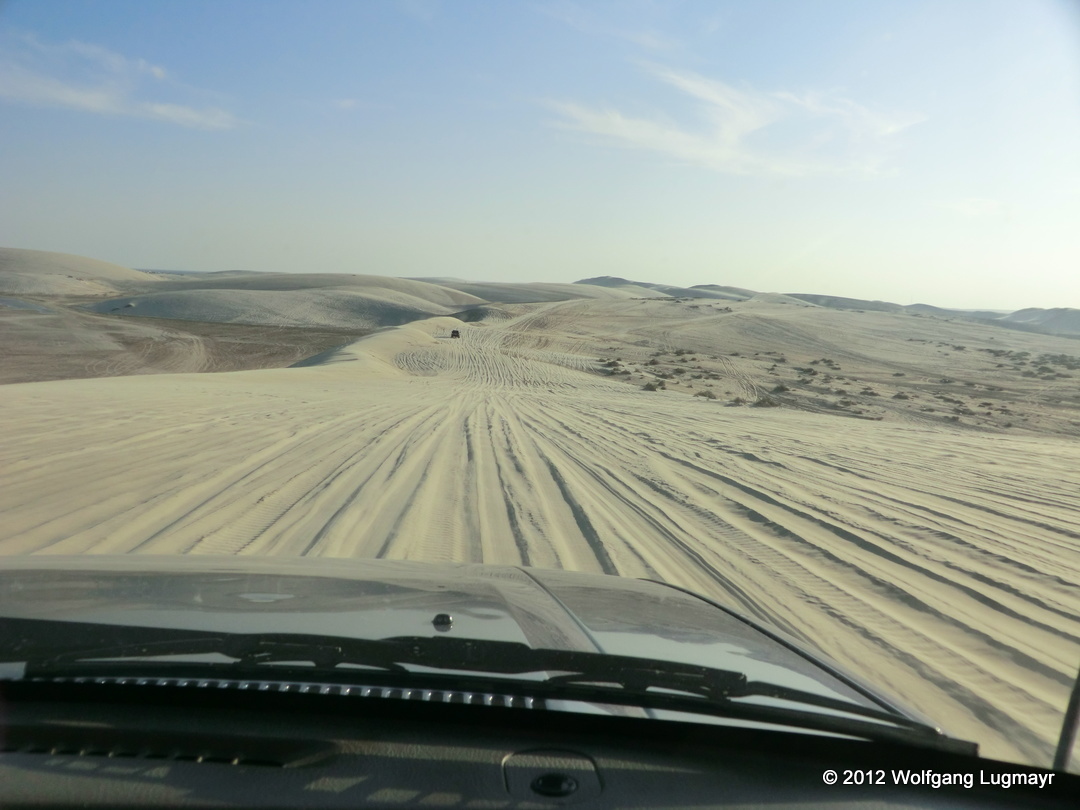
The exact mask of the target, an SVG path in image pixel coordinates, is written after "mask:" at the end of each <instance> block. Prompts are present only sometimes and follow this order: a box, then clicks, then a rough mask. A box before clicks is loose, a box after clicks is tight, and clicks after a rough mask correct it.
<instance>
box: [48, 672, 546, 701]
mask: <svg viewBox="0 0 1080 810" xmlns="http://www.w3.org/2000/svg"><path fill="white" fill-rule="evenodd" d="M31 680H32V681H33V682H35V683H78V684H100V685H116V686H146V687H154V686H163V687H171V688H173V689H177V688H179V689H230V690H238V691H246V692H295V693H297V694H314V695H340V696H350V697H364V698H387V699H391V700H417V701H424V702H427V703H456V704H462V705H467V706H496V707H503V708H510V709H542V708H544V702H543V700H539V699H537V698H532V697H527V696H522V695H500V694H495V693H490V692H463V691H456V690H455V691H451V690H445V689H415V688H401V687H390V686H363V685H343V684H334V683H314V682H310V681H264V680H247V679H222V678H140V677H131V676H124V677H115V676H114V677H109V676H101V677H99V676H83V677H71V678H65V677H55V678H32V679H31Z"/></svg>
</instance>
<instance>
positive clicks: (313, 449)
mask: <svg viewBox="0 0 1080 810" xmlns="http://www.w3.org/2000/svg"><path fill="white" fill-rule="evenodd" d="M579 314H580V313H579ZM440 328H441V327H439V326H437V325H436V326H433V327H431V329H430V330H429V333H430V334H429V335H427V336H424V335H420V337H417V338H416V340H415V341H414V343H413V344H410V345H405V344H402V346H401V348H400V349H399V350H395V352H394V353H392V355H390V356H387V357H384V358H382V360H384V361H385V362H384V363H382V365H381V366H379V368H380V369H384V370H382V371H379V372H378V373H376V372H373V371H371V369H372V368H374V366H371V365H365V364H364V363H349V362H339V363H335V364H330V365H322V366H311V367H306V368H294V369H279V370H268V371H252V372H237V373H228V374H216V375H194V374H177V375H161V376H155V377H152V378H151V377H125V378H116V379H109V380H75V381H66V382H57V383H34V384H26V385H10V386H4V387H3V389H2V390H0V406H2V407H3V409H4V413H5V420H6V424H7V425H9V426H13V427H12V428H11V429H10V432H9V435H8V436H6V437H5V441H4V442H3V445H2V447H0V511H2V512H3V514H4V516H5V519H4V521H3V523H2V524H0V553H3V554H98V553H150V554H163V553H191V554H256V555H258V554H269V555H293V556H295V555H313V556H325V557H386V558H393V559H416V560H428V561H456V562H484V563H496V564H511V565H532V566H538V567H550V568H566V569H573V570H578V571H586V572H593V573H616V574H620V575H625V576H639V577H648V578H652V579H660V580H664V581H668V582H671V583H673V584H677V585H681V586H685V587H687V588H690V589H691V590H694V591H697V592H701V593H704V594H706V595H710V596H712V597H714V598H716V599H717V600H719V601H722V602H724V603H726V604H729V605H731V606H732V607H734V608H735V609H738V610H740V611H742V612H744V613H746V614H749V615H752V616H755V617H758V618H761V619H767V620H769V621H771V622H772V623H774V624H776V625H777V626H779V627H781V628H782V629H784V630H786V631H787V632H789V633H791V634H793V635H795V636H797V637H801V638H803V639H805V640H807V641H808V642H810V643H812V644H813V645H814V646H816V647H819V648H821V649H823V650H825V651H826V652H828V653H829V654H830V655H832V656H833V657H834V658H836V659H838V660H839V661H840V662H841V663H843V664H846V665H847V666H849V667H851V668H852V669H855V670H862V671H863V672H868V673H870V674H872V679H873V680H876V681H878V682H879V683H881V684H882V686H883V687H885V688H887V689H889V690H890V691H892V692H895V693H898V694H900V695H902V696H904V697H906V698H907V699H908V701H909V702H911V703H912V704H914V705H915V706H916V707H918V708H922V709H924V711H926V713H927V714H929V715H931V716H934V717H938V718H941V720H942V721H943V722H945V723H947V724H949V725H950V729H951V730H953V731H954V732H955V733H957V734H960V735H967V736H970V737H972V738H978V739H981V740H983V741H984V743H986V745H985V746H984V748H985V750H987V752H988V753H991V754H992V755H999V756H1003V757H1014V758H1017V757H1018V758H1021V759H1027V760H1030V761H1034V760H1038V759H1044V758H1045V756H1046V755H1047V752H1048V751H1049V750H1050V748H1051V740H1052V738H1053V735H1054V733H1055V731H1056V728H1055V724H1056V723H1057V722H1059V718H1060V711H1061V706H1063V705H1064V701H1065V699H1066V697H1067V691H1068V681H1069V678H1070V677H1071V676H1072V675H1073V674H1075V666H1076V661H1077V657H1078V654H1080V619H1078V616H1080V589H1078V586H1077V583H1078V582H1080V529H1078V528H1077V525H1078V523H1080V521H1078V520H1077V517H1078V510H1077V505H1076V498H1075V494H1076V492H1078V491H1080V447H1078V446H1077V445H1076V444H1075V443H1063V442H1059V441H1053V440H1051V439H1041V438H1038V437H1024V438H1021V437H1011V436H998V437H994V438H993V444H992V448H990V445H989V444H988V441H989V440H988V439H987V438H986V437H984V436H980V435H978V434H974V433H970V432H963V431H956V430H949V429H948V428H947V427H942V426H940V425H939V426H923V425H917V424H912V423H910V422H906V423H896V424H889V423H869V422H856V421H853V420H844V421H843V422H842V430H838V424H840V423H839V422H838V420H837V419H835V418H830V417H827V416H822V415H819V414H811V413H800V412H796V411H792V410H788V409H764V410H757V409H746V408H725V407H723V406H722V405H720V404H719V403H716V402H710V401H707V400H703V399H701V398H697V397H689V396H685V395H683V394H678V393H665V392H646V391H642V390H641V389H639V388H635V387H632V386H628V385H625V384H623V383H620V382H617V381H615V380H614V379H609V378H608V377H606V376H604V375H603V374H602V373H600V372H601V368H600V366H599V361H598V360H597V359H596V357H595V356H593V355H591V354H589V351H590V350H589V346H595V345H596V343H595V342H594V343H590V342H588V341H587V340H585V339H584V338H583V337H582V336H581V333H580V324H577V323H575V322H574V321H573V320H572V319H570V318H569V316H568V315H567V314H566V309H565V308H564V306H563V305H562V304H560V303H555V304H548V305H544V306H539V307H536V308H535V309H534V310H533V311H531V312H526V314H524V315H520V316H518V317H515V318H509V319H506V320H502V321H499V322H495V323H487V324H481V325H465V326H463V327H462V328H461V333H462V337H461V339H449V336H448V334H447V336H446V337H443V336H442V334H441V332H440V331H439V330H440ZM702 328H704V327H702ZM575 330H578V331H575ZM417 334H420V333H417ZM662 337H663V340H664V341H666V342H667V343H670V344H671V345H676V344H677V343H678V337H677V336H672V335H666V333H665V334H664V335H663V336H662ZM370 345H375V344H374V342H372V343H367V342H365V341H361V342H360V343H358V344H354V346H355V347H357V350H358V351H359V350H361V349H363V347H364V346H370ZM601 345H603V344H601ZM593 351H595V349H593ZM723 365H724V366H725V367H726V368H727V369H728V375H729V376H731V377H733V378H734V380H735V381H736V382H737V384H738V385H740V386H741V387H742V391H743V394H744V395H745V396H748V397H749V396H754V395H756V394H757V393H758V388H757V387H756V386H755V385H754V383H753V381H752V380H751V379H750V378H749V377H746V376H745V375H742V374H741V372H740V371H739V367H738V366H737V364H735V363H732V362H730V361H725V362H724V364H723ZM72 414H78V418H77V419H75V418H72ZM988 448H990V449H988ZM988 728H989V729H990V730H989V731H988V730H987V729H988Z"/></svg>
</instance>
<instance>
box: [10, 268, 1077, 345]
mask: <svg viewBox="0 0 1080 810" xmlns="http://www.w3.org/2000/svg"><path fill="white" fill-rule="evenodd" d="M4 293H6V294H8V295H14V296H18V295H27V296H86V295H90V296H98V297H100V298H102V299H105V300H102V301H100V302H98V303H95V304H94V305H92V306H91V307H90V308H91V309H93V310H95V311H97V312H100V313H107V314H112V315H143V316H149V317H155V318H172V319H178V320H204V321H211V322H219V323H241V324H265V325H278V326H300V327H322V326H326V327H335V328H338V327H348V328H354V327H362V328H377V327H379V326H387V325H393V324H402V323H407V322H409V321H412V320H417V319H421V318H427V317H432V316H435V315H450V314H453V313H455V312H462V311H463V310H470V311H472V314H470V315H469V316H467V317H468V319H469V320H474V319H477V318H486V317H488V316H492V317H495V316H504V315H505V313H501V312H499V311H498V310H497V309H493V310H491V311H490V312H489V311H488V310H487V309H485V307H486V306H487V305H491V304H494V305H498V304H522V303H542V302H548V301H568V300H572V299H578V298H596V299H607V300H620V299H621V300H628V299H640V298H707V299H715V300H725V301H733V302H738V301H750V300H754V301H768V302H773V303H788V304H798V305H802V306H816V307H826V308H829V309H844V310H863V311H868V312H895V313H909V314H913V315H924V316H932V317H938V318H955V319H965V320H973V321H979V322H982V323H991V324H995V325H997V326H1001V327H1004V328H1008V329H1018V330H1023V331H1028V332H1040V333H1044V334H1050V335H1061V336H1066V337H1080V310H1078V309H1069V308H1063V307H1057V308H1053V309H1040V308H1030V309H1022V310H1018V311H1016V312H1011V313H1006V312H993V311H987V310H958V309H945V308H941V307H935V306H932V305H930V304H911V305H908V306H902V305H900V304H895V303H892V302H889V301H868V300H864V299H860V298H845V297H843V296H836V295H821V294H816V293H788V294H784V293H768V292H758V291H755V290H750V289H746V288H743V287H729V286H723V285H719V284H698V285H695V286H693V287H677V286H674V285H671V284H660V283H656V282H650V281H634V280H631V279H627V278H622V277H620V276H596V277H593V278H586V279H581V280H580V281H575V282H573V283H572V284H564V283H548V282H532V283H513V282H498V281H492V282H483V281H463V280H461V279H456V278H446V277H437V278H396V277H392V276H375V275H358V274H351V273H262V272H251V271H234V270H230V271H222V272H217V273H197V272H190V271H183V270H133V269H131V268H128V267H122V266H120V265H116V264H111V263H109V262H103V261H99V260H97V259H90V258H86V257H84V256H73V255H70V254H66V253H51V252H47V251H40V250H23V249H18V248H0V294H4ZM124 293H126V295H123V294H124ZM24 305H25V302H17V299H12V302H11V303H9V304H8V305H7V306H8V308H10V307H15V306H24Z"/></svg>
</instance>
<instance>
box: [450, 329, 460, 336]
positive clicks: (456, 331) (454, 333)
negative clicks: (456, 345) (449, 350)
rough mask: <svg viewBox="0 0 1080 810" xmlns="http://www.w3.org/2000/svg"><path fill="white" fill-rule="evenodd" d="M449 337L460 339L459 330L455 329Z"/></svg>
mask: <svg viewBox="0 0 1080 810" xmlns="http://www.w3.org/2000/svg"><path fill="white" fill-rule="evenodd" d="M450 337H452V338H459V337H461V330H460V329H455V330H454V331H453V332H451V333H450Z"/></svg>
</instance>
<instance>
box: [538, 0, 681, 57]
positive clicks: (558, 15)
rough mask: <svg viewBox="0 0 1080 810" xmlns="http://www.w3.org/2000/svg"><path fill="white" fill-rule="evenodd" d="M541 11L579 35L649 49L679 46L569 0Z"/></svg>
mask: <svg viewBox="0 0 1080 810" xmlns="http://www.w3.org/2000/svg"><path fill="white" fill-rule="evenodd" d="M537 8H538V10H539V11H541V12H542V13H544V14H546V15H548V16H549V17H552V18H554V19H556V20H558V21H559V22H562V23H564V24H565V25H568V26H570V27H571V28H573V29H574V30H576V31H580V32H581V33H583V34H591V35H596V36H602V37H611V38H613V39H621V40H623V41H624V42H629V43H631V44H633V45H637V46H639V47H642V48H646V49H647V50H650V51H669V50H672V49H674V48H678V47H680V43H679V41H678V40H676V39H674V38H673V37H670V36H667V35H666V34H663V33H661V32H659V31H656V30H654V29H650V28H631V27H622V26H619V25H613V24H611V23H608V22H606V21H604V20H601V19H600V18H599V16H597V14H595V13H594V12H593V11H592V10H590V9H587V8H585V7H583V6H581V5H579V4H578V3H574V2H570V0H560V1H559V2H552V3H545V4H542V5H539V6H537Z"/></svg>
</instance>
